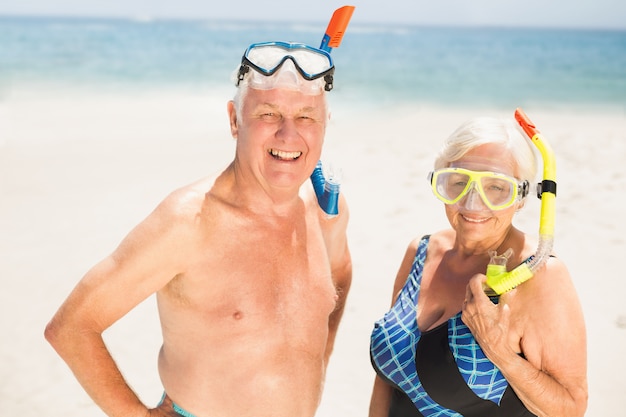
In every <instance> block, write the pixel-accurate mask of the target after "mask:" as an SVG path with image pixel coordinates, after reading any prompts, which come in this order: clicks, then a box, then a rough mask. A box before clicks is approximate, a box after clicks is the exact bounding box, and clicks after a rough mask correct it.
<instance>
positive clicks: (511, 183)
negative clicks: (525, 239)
mask: <svg viewBox="0 0 626 417" xmlns="http://www.w3.org/2000/svg"><path fill="white" fill-rule="evenodd" d="M432 175H433V176H432V188H433V192H434V193H435V196H436V197H437V198H439V199H440V200H441V201H443V202H444V203H446V204H455V203H457V202H458V201H460V200H461V199H462V198H463V197H464V196H466V195H467V194H468V193H469V192H470V190H471V189H472V188H474V189H475V192H478V194H480V196H481V198H482V200H483V201H484V203H485V204H486V205H487V207H489V208H490V209H492V210H501V209H504V208H507V207H509V206H511V205H512V204H513V203H514V202H515V199H516V197H517V189H518V183H517V180H516V179H515V178H511V177H508V176H506V175H503V174H498V173H494V172H475V171H470V170H467V169H463V168H446V169H441V170H438V171H435V172H433V174H432Z"/></svg>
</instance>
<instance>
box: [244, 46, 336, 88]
mask: <svg viewBox="0 0 626 417" xmlns="http://www.w3.org/2000/svg"><path fill="white" fill-rule="evenodd" d="M250 69H253V70H254V71H250ZM334 72H335V65H334V64H333V60H332V58H331V57H330V54H329V53H328V52H326V51H323V50H321V49H317V48H314V47H312V46H308V45H305V44H302V43H291V42H264V43H254V44H252V45H250V46H249V47H248V49H246V52H245V53H244V54H243V57H242V58H241V65H240V66H239V71H238V72H237V79H236V85H237V86H239V85H240V84H241V83H242V82H247V83H248V85H249V86H250V87H252V88H255V89H259V90H270V89H273V88H288V89H293V90H299V91H302V92H305V93H308V94H319V93H321V92H322V91H323V90H325V91H330V90H332V88H333V73H334Z"/></svg>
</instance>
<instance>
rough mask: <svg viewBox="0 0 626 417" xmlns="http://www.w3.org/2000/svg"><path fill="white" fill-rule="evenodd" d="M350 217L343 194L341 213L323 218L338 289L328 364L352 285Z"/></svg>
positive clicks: (327, 356) (327, 346)
mask: <svg viewBox="0 0 626 417" xmlns="http://www.w3.org/2000/svg"><path fill="white" fill-rule="evenodd" d="M348 219H349V212H348V205H347V204H346V201H345V199H344V197H343V196H342V195H340V196H339V214H338V215H337V216H336V217H334V218H332V219H322V223H323V226H322V228H323V230H324V239H325V241H326V248H327V250H328V255H329V258H330V265H331V275H332V279H333V283H334V284H335V289H336V291H337V303H336V307H335V310H334V311H333V312H332V314H331V315H330V317H329V319H328V341H327V344H326V355H325V356H326V364H328V361H329V359H330V355H331V353H332V351H333V347H334V345H335V337H336V336H337V329H338V328H339V323H340V322H341V318H342V316H343V312H344V309H345V304H346V299H347V297H348V293H349V291H350V285H351V284H352V257H351V255H350V249H349V247H348V237H347V228H348Z"/></svg>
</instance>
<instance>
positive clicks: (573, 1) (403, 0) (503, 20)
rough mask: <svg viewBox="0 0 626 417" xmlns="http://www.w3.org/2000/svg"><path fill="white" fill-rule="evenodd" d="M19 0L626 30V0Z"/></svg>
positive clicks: (55, 6)
mask: <svg viewBox="0 0 626 417" xmlns="http://www.w3.org/2000/svg"><path fill="white" fill-rule="evenodd" d="M307 3H308V2H302V1H297V0H269V1H268V0H255V1H252V0H227V1H220V0H19V1H9V0H7V1H1V2H0V15H13V14H19V15H24V14H27V15H65V16H102V17H139V18H206V19H243V20H254V19H262V20H269V19H272V20H300V21H312V22H318V21H327V20H328V19H329V18H330V16H331V14H332V11H333V10H334V9H336V8H338V7H341V6H343V5H345V4H351V5H354V6H356V10H355V12H354V15H353V18H352V21H353V22H355V21H357V20H358V21H360V22H363V23H376V22H381V23H394V22H397V23H411V24H426V25H464V26H466V25H470V26H475V25H489V26H494V25H495V26H539V27H572V28H599V29H626V1H625V0H525V1H511V0H361V1H359V0H355V1H353V2H343V1H336V0H331V1H323V0H322V1H319V2H318V3H312V4H314V5H312V6H309V7H307V6H306V4H307Z"/></svg>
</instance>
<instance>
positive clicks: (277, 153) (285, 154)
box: [270, 149, 302, 160]
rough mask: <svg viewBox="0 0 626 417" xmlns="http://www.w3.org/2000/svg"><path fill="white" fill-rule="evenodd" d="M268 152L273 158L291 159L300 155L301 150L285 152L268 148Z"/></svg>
mask: <svg viewBox="0 0 626 417" xmlns="http://www.w3.org/2000/svg"><path fill="white" fill-rule="evenodd" d="M270 154H271V155H272V156H273V157H275V158H279V159H291V160H293V159H297V158H298V157H299V156H300V155H302V152H285V151H279V150H277V149H270Z"/></svg>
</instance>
